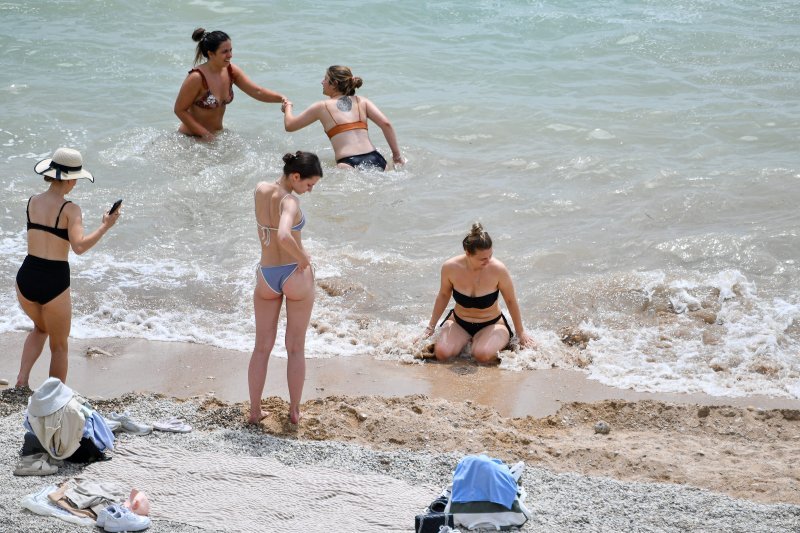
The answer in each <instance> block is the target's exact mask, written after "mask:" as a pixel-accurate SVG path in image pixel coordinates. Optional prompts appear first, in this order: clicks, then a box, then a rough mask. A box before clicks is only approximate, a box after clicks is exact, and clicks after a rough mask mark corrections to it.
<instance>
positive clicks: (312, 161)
mask: <svg viewBox="0 0 800 533" xmlns="http://www.w3.org/2000/svg"><path fill="white" fill-rule="evenodd" d="M283 163H284V165H283V175H284V176H288V175H289V174H292V173H293V172H297V173H298V174H300V179H304V180H307V179H309V178H313V177H314V176H319V177H320V178H321V177H322V165H321V164H320V163H319V157H317V154H313V153H311V152H301V151H300V150H298V151H297V152H295V153H293V154H285V155H284V156H283Z"/></svg>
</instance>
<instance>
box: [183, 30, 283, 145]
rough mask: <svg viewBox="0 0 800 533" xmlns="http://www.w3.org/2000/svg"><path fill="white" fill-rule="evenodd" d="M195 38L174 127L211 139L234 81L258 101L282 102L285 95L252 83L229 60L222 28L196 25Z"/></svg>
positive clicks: (229, 47)
mask: <svg viewBox="0 0 800 533" xmlns="http://www.w3.org/2000/svg"><path fill="white" fill-rule="evenodd" d="M192 39H193V40H194V41H196V42H197V49H196V52H195V56H194V64H195V65H197V63H199V62H200V58H201V57H204V58H206V59H207V61H206V62H205V63H203V64H202V65H200V66H199V67H195V68H193V69H192V70H190V71H189V75H188V76H186V79H185V80H184V81H183V85H181V89H180V91H179V92H178V97H177V98H176V99H175V108H174V111H175V114H176V115H177V116H178V118H179V119H180V120H181V125H180V127H179V128H178V131H180V132H181V133H185V134H186V135H194V136H196V137H200V138H201V139H204V140H212V139H213V138H214V134H216V133H217V132H219V131H221V130H222V117H223V116H225V109H226V107H227V105H228V104H230V103H231V102H232V101H233V86H234V85H236V86H237V87H239V88H240V89H241V90H242V91H244V92H245V94H247V95H248V96H250V97H252V98H255V99H256V100H259V101H261V102H270V103H278V102H285V101H286V97H285V96H283V95H282V94H280V93H276V92H275V91H271V90H269V89H266V88H264V87H261V86H259V85H256V84H255V83H253V82H252V81H251V80H250V78H248V77H247V75H246V74H245V73H244V71H243V70H242V69H241V68H239V67H237V66H236V65H234V64H233V63H231V58H232V57H233V45H232V44H231V39H230V37H228V34H227V33H225V32H224V31H211V32H207V31H206V30H205V29H203V28H197V29H196V30H194V32H193V33H192Z"/></svg>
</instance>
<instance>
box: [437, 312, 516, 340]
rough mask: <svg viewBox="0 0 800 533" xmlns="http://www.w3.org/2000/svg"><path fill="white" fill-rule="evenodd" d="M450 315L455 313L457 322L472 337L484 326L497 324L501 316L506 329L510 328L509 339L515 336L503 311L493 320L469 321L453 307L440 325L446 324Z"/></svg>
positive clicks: (454, 316)
mask: <svg viewBox="0 0 800 533" xmlns="http://www.w3.org/2000/svg"><path fill="white" fill-rule="evenodd" d="M450 315H453V318H454V319H455V321H456V324H458V325H459V326H461V327H462V328H464V331H466V332H467V333H469V334H470V336H472V337H474V336H475V334H476V333H478V332H479V331H480V330H482V329H483V328H485V327H488V326H491V325H492V324H496V323H497V322H499V321H500V319H501V318H502V319H503V323H504V324H505V326H506V329H507V330H508V338H509V340H510V339H511V337H513V336H514V332H513V331H511V326H509V325H508V320H506V316H505V315H504V314H503V313H500V316H498V317H497V318H493V319H491V320H487V321H486V322H467V321H466V320H464V319H463V318H461V317H460V316H458V315H457V314H456V310H455V309H451V310H450V312H449V313H447V316H446V317H444V320H442V323H441V324H439V327H442V326H443V325H444V323H445V322H447V319H448V318H450Z"/></svg>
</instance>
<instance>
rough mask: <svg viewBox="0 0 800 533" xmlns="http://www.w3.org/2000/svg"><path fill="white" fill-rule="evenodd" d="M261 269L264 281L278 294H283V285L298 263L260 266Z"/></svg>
mask: <svg viewBox="0 0 800 533" xmlns="http://www.w3.org/2000/svg"><path fill="white" fill-rule="evenodd" d="M259 270H261V277H262V278H264V282H265V283H266V284H267V285H268V286H269V288H270V289H272V290H273V291H274V292H276V293H277V294H283V286H284V284H285V283H286V280H287V279H289V276H291V275H292V274H294V271H295V270H297V263H289V264H288V265H278V266H268V267H265V266H259Z"/></svg>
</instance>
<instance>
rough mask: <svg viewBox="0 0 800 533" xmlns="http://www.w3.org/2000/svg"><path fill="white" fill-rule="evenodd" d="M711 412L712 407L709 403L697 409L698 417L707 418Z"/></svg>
mask: <svg viewBox="0 0 800 533" xmlns="http://www.w3.org/2000/svg"><path fill="white" fill-rule="evenodd" d="M710 414H711V408H710V407H708V406H707V405H704V406H703V407H701V408H700V409H698V410H697V417H698V418H705V417H707V416H708V415H710Z"/></svg>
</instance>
